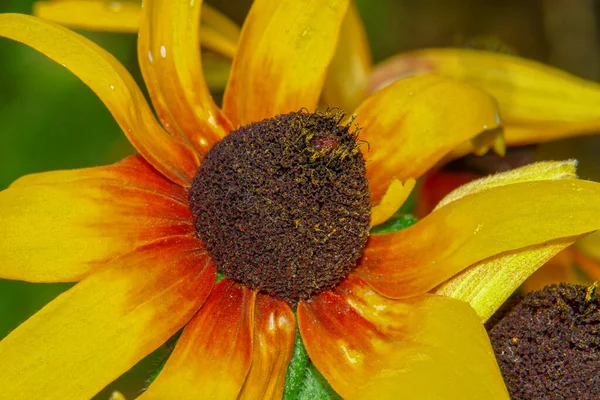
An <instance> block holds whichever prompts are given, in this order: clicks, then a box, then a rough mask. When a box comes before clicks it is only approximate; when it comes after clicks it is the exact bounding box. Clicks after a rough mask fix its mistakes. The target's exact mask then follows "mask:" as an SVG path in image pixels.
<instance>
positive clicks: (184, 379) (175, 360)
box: [139, 279, 256, 400]
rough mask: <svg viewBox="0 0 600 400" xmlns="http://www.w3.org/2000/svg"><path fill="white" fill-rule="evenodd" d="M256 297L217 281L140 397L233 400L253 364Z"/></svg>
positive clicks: (251, 292)
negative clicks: (156, 375) (162, 366)
mask: <svg viewBox="0 0 600 400" xmlns="http://www.w3.org/2000/svg"><path fill="white" fill-rule="evenodd" d="M255 300H256V293H255V292H253V291H251V290H250V289H248V288H247V287H246V286H243V285H240V284H237V283H234V282H233V281H230V280H228V279H223V280H221V281H219V282H218V283H217V284H216V285H215V287H214V289H213V291H212V292H211V294H210V296H209V298H208V299H207V300H206V303H205V304H204V306H203V307H202V308H201V309H200V311H198V313H197V314H196V315H195V316H194V318H193V319H192V320H191V321H190V323H189V324H187V326H186V327H185V329H184V330H183V334H182V335H181V338H179V341H178V342H177V345H176V346H175V350H173V353H172V354H171V356H170V357H169V359H168V360H167V363H166V364H165V366H164V368H163V369H162V371H161V372H160V374H159V375H158V377H157V378H156V380H155V381H154V382H152V384H151V385H150V387H149V388H148V390H147V391H146V392H145V393H144V394H142V395H141V396H140V397H139V399H141V400H149V399H157V400H158V399H160V400H163V399H178V400H186V399H197V398H198V396H199V394H201V395H202V396H201V397H202V398H206V399H234V398H237V396H238V394H239V393H240V390H241V389H242V386H243V384H244V381H245V379H246V376H247V375H248V371H249V369H250V365H251V363H252V335H253V329H252V322H253V314H254V304H255Z"/></svg>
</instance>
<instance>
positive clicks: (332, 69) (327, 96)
mask: <svg viewBox="0 0 600 400" xmlns="http://www.w3.org/2000/svg"><path fill="white" fill-rule="evenodd" d="M371 68H372V61H371V49H370V48H369V42H368V40H367V34H366V32H365V27H364V25H363V23H362V20H361V18H360V14H359V13H358V9H357V8H356V4H355V3H354V1H352V2H350V5H349V7H348V11H347V12H346V18H344V22H343V23H342V27H341V29H340V38H339V40H338V45H337V49H336V50H335V55H334V56H333V59H332V60H331V64H330V65H329V69H328V70H327V78H326V79H325V84H324V86H323V102H324V103H325V104H326V105H327V106H332V107H339V108H341V109H342V110H346V111H347V112H351V111H352V110H354V109H355V108H356V107H357V106H358V105H359V104H360V102H361V101H362V100H363V99H364V97H365V96H366V93H367V84H368V82H369V76H370V74H371Z"/></svg>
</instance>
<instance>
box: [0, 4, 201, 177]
mask: <svg viewBox="0 0 600 400" xmlns="http://www.w3.org/2000/svg"><path fill="white" fill-rule="evenodd" d="M0 37H7V38H9V39H12V40H15V41H17V42H21V43H23V44H26V45H27V46H30V47H32V48H34V49H35V50H37V51H39V52H40V53H42V54H44V55H45V56H47V57H48V58H50V59H51V60H53V61H55V62H57V63H59V64H62V65H63V66H64V67H65V68H67V69H68V70H69V71H71V72H72V73H73V74H75V75H76V76H77V77H78V78H79V79H81V80H82V81H83V83H85V84H86V85H88V86H89V87H90V89H92V90H93V91H94V93H96V94H97V95H98V97H99V98H100V100H102V102H103V103H104V104H105V105H106V107H107V108H108V110H109V111H110V112H111V114H112V115H113V116H114V117H115V119H116V121H117V122H118V124H119V125H120V126H121V129H122V130H123V132H124V133H125V135H126V136H127V138H129V141H130V142H131V143H132V144H133V146H134V147H135V148H136V149H137V150H138V151H139V152H140V154H142V155H143V156H144V158H145V159H146V160H148V162H150V164H152V165H153V166H154V167H155V168H156V169H157V170H159V171H160V172H161V173H162V174H164V175H165V176H166V177H167V178H169V179H171V180H172V181H173V182H176V183H178V184H181V185H184V186H185V185H189V183H190V182H191V180H192V178H193V176H194V174H195V173H196V168H197V166H198V164H199V161H198V158H197V156H196V155H195V154H194V152H193V151H192V150H191V149H190V148H189V147H187V146H186V145H185V144H184V143H183V142H181V141H180V140H178V139H176V138H175V137H173V136H170V135H169V134H167V132H165V131H164V130H163V129H162V127H161V126H160V125H159V124H158V123H157V121H156V119H155V118H154V115H153V114H152V111H151V110H150V108H149V107H148V104H147V103H146V100H145V99H144V95H143V94H142V92H141V91H140V89H139V88H138V86H137V84H136V83H135V81H134V80H133V78H132V77H131V75H130V74H129V72H127V70H126V69H125V67H123V66H122V65H121V64H119V62H118V61H117V60H116V59H115V58H114V57H113V56H112V55H111V54H109V53H108V52H106V51H105V50H103V49H102V48H100V47H99V46H97V45H96V44H94V43H93V42H91V41H90V40H88V39H86V38H84V37H83V36H81V35H78V34H76V33H74V32H72V31H70V30H68V29H66V28H63V27H61V26H58V25H55V24H52V23H49V22H44V21H42V20H41V19H38V18H34V17H30V16H27V15H21V14H2V15H0Z"/></svg>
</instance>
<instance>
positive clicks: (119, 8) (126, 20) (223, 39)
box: [33, 0, 240, 58]
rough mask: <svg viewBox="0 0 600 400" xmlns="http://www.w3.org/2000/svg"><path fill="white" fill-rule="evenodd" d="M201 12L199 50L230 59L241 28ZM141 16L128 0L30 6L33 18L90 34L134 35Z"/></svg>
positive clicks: (210, 11)
mask: <svg viewBox="0 0 600 400" xmlns="http://www.w3.org/2000/svg"><path fill="white" fill-rule="evenodd" d="M202 11H203V18H202V25H201V26H200V30H201V32H202V34H201V35H200V39H201V45H202V48H204V49H207V50H212V51H214V52H217V53H219V54H222V55H223V56H226V57H229V58H233V55H234V54H235V49H236V47H237V41H238V38H239V35H240V32H239V31H240V29H239V28H238V27H237V25H236V24H235V23H233V22H232V21H231V20H230V19H229V18H227V17H226V16H224V15H223V14H221V13H220V12H219V11H217V10H216V9H214V8H212V7H211V6H209V5H206V4H205V5H203V10H202ZM141 13H142V8H141V7H140V3H139V2H130V1H110V0H51V1H37V2H35V3H33V15H35V16H36V17H39V18H42V19H45V20H48V21H52V22H56V23H58V24H60V25H63V26H66V27H69V28H75V29H84V30H90V31H104V32H124V33H137V32H138V30H139V28H140V18H141ZM204 15H206V16H204Z"/></svg>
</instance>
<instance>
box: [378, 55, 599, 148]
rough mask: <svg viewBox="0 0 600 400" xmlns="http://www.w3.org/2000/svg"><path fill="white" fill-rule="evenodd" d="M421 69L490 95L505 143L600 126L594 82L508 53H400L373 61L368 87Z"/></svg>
mask: <svg viewBox="0 0 600 400" xmlns="http://www.w3.org/2000/svg"><path fill="white" fill-rule="evenodd" d="M422 73H435V74H439V75H442V76H447V77H452V78H455V79H460V80H464V81H466V82H469V83H472V84H474V85H477V86H479V87H480V88H482V89H483V90H485V91H487V92H488V93H490V94H491V95H492V96H494V97H495V98H496V99H497V100H498V103H499V105H500V110H501V112H502V120H503V124H504V128H505V131H504V135H505V139H506V143H507V144H508V145H523V144H529V143H538V142H541V141H547V140H553V139H559V138H564V137H569V136H573V135H577V134H583V133H588V134H591V133H596V132H598V131H600V110H599V109H598V107H597V104H599V103H600V85H599V84H598V83H595V82H592V81H587V80H584V79H581V78H578V77H576V76H574V75H571V74H568V73H566V72H563V71H561V70H559V69H556V68H552V67H549V66H547V65H543V64H540V63H537V62H534V61H531V60H526V59H523V58H519V57H515V56H511V55H508V54H501V53H493V52H486V51H480V50H470V49H426V50H419V51H415V52H410V53H405V54H400V55H398V56H395V57H393V58H392V59H390V60H388V61H386V62H384V63H382V64H381V65H380V66H379V67H377V69H376V70H375V71H374V73H373V76H372V78H371V90H375V89H376V88H377V87H381V86H384V85H385V84H388V83H389V82H391V81H394V80H396V79H399V78H403V77H406V76H410V75H416V74H422Z"/></svg>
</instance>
